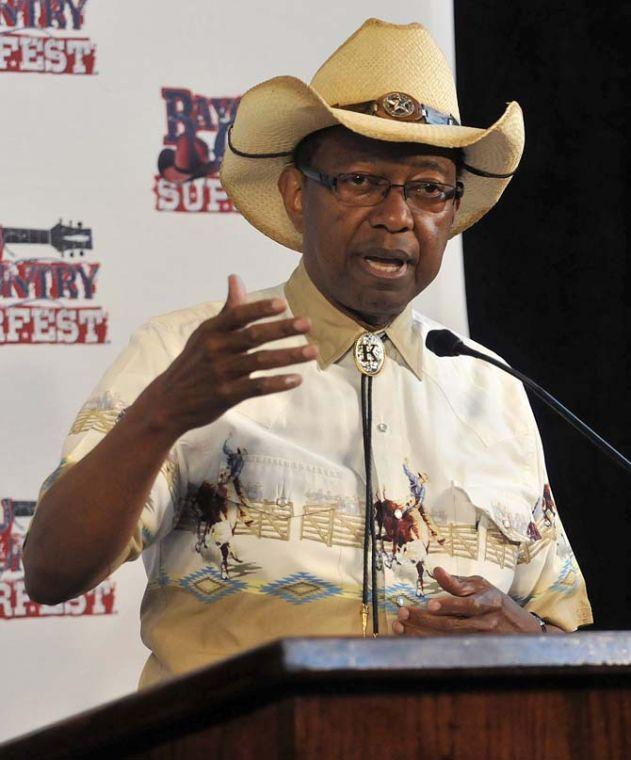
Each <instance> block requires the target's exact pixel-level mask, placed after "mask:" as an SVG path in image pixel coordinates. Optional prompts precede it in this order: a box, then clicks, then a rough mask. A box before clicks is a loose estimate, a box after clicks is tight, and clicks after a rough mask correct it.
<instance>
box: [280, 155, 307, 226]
mask: <svg viewBox="0 0 631 760" xmlns="http://www.w3.org/2000/svg"><path fill="white" fill-rule="evenodd" d="M302 183H303V175H302V173H301V172H300V171H298V169H296V167H295V166H293V165H289V166H286V167H285V168H284V169H283V171H282V172H281V175H280V177H279V178H278V190H279V192H280V194H281V196H282V198H283V203H284V205H285V211H286V212H287V216H288V217H289V219H290V221H291V223H292V224H293V225H294V227H295V229H296V231H297V232H303V231H304V221H303V195H302Z"/></svg>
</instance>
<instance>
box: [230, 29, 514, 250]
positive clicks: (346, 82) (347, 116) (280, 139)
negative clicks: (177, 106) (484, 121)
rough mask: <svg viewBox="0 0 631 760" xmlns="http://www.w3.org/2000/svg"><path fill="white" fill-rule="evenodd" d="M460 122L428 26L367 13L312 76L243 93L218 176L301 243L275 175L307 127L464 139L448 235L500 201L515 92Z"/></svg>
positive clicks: (255, 217) (262, 219)
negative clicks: (496, 109)
mask: <svg viewBox="0 0 631 760" xmlns="http://www.w3.org/2000/svg"><path fill="white" fill-rule="evenodd" d="M459 122H460V113H459V110H458V99H457V96H456V87H455V84H454V80H453V75H452V73H451V71H450V69H449V65H448V64H447V61H446V60H445V57H444V56H443V54H442V53H441V51H440V50H439V48H438V47H437V45H436V43H435V42H434V41H433V40H432V38H431V37H430V35H429V32H428V31H427V29H425V27H424V26H422V25H421V24H417V23H413V24H407V25H397V24H390V23H386V22H384V21H380V20H378V19H369V20H368V21H366V22H365V23H364V24H363V25H362V26H361V27H360V28H359V29H358V30H357V31H356V32H355V33H354V34H353V35H352V36H351V37H349V39H348V40H346V42H344V43H343V44H342V45H341V46H340V47H339V48H338V49H337V50H336V51H335V52H334V53H333V55H332V56H331V57H330V58H329V59H328V60H327V61H325V63H324V64H323V65H322V66H321V67H320V69H319V70H318V71H317V73H316V74H315V76H314V77H313V79H312V80H311V84H310V85H308V84H305V83H304V82H302V81H301V80H300V79H297V78H296V77H291V76H280V77H275V78H274V79H270V80H268V81H267V82H263V83H262V84H259V85H257V86H256V87H253V88H252V89H251V90H249V91H248V92H246V93H245V95H244V96H243V98H242V99H241V103H240V105H239V109H238V111H237V115H236V119H235V122H234V124H233V126H232V128H231V130H230V131H229V133H228V144H227V146H226V151H225V154H224V159H223V164H222V169H221V181H222V184H223V186H224V188H225V190H226V191H227V192H228V194H229V195H230V197H231V198H232V200H233V201H234V203H235V204H236V206H237V208H238V209H239V211H240V212H241V213H242V214H243V216H244V217H245V218H246V219H247V220H248V221H249V222H250V223H251V224H253V225H254V226H255V227H257V228H258V229H259V230H260V231H261V232H263V233H264V234H265V235H267V236H268V237H271V238H272V239H274V240H276V241H278V242H279V243H282V244H283V245H285V246H287V247H288V248H293V249H294V250H296V251H300V250H302V236H301V234H300V233H298V232H297V231H296V230H295V229H294V227H293V225H292V224H291V222H290V220H289V218H288V216H287V214H286V212H285V208H284V206H283V201H282V198H281V195H280V192H279V191H278V189H277V181H278V178H279V176H280V173H281V171H282V170H283V168H284V166H286V165H287V164H288V163H291V160H292V154H293V151H294V148H295V147H296V145H297V144H298V143H299V142H300V140H302V138H303V137H305V136H306V135H308V134H310V133H311V132H316V131H317V130H319V129H323V128H324V127H329V126H334V125H336V124H341V125H343V126H345V127H347V128H348V129H350V130H352V131H353V132H356V133H358V134H360V135H364V136H365V137H370V138H373V139H376V140H387V141H392V142H416V143H424V144H426V145H433V146H440V147H445V148H462V149H463V152H464V164H463V171H462V177H461V179H462V181H463V183H464V186H465V191H464V196H463V198H462V201H461V205H460V208H459V210H458V212H457V215H456V218H455V221H454V226H453V227H452V230H451V236H453V235H457V234H458V233H460V232H462V231H463V230H466V229H467V227H470V226H471V225H472V224H474V223H475V222H477V221H478V219H480V218H481V217H482V216H484V214H486V213H487V211H489V210H490V209H491V208H492V207H493V206H494V205H495V204H496V203H497V201H498V200H499V197H500V196H501V194H502V193H503V191H504V189H505V187H506V186H507V185H508V183H509V181H510V179H511V176H512V175H513V174H514V172H515V170H516V168H517V164H518V163H519V159H520V158H521V154H522V150H523V146H524V123H523V117H522V112H521V108H520V107H519V105H518V104H517V103H515V102H511V103H509V104H508V106H507V108H506V110H505V111H504V114H503V115H502V117H501V118H500V119H498V120H497V121H496V122H495V123H494V124H492V125H491V126H490V127H488V128H487V129H478V128H476V127H465V126H460V124H459Z"/></svg>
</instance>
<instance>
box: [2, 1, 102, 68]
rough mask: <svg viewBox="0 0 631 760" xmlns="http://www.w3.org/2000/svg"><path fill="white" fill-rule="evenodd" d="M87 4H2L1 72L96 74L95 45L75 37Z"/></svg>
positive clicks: (86, 38) (87, 40)
mask: <svg viewBox="0 0 631 760" xmlns="http://www.w3.org/2000/svg"><path fill="white" fill-rule="evenodd" d="M87 2H88V0H5V2H0V73H29V74H33V73H35V74H95V73H96V72H95V70H94V65H95V62H96V45H95V44H94V43H93V42H92V41H91V40H90V39H89V38H88V37H83V36H77V34H76V33H77V32H78V31H79V30H81V29H83V24H84V21H85V6H86V5H87Z"/></svg>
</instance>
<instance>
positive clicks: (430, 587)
mask: <svg viewBox="0 0 631 760" xmlns="http://www.w3.org/2000/svg"><path fill="white" fill-rule="evenodd" d="M458 119H459V116H458V106H457V101H456V95H455V89H454V84H453V79H452V76H451V73H450V72H449V69H448V67H447V64H446V62H445V60H444V58H443V57H442V54H441V53H440V51H439V50H438V49H437V48H436V46H435V44H434V43H433V41H432V40H431V38H430V37H429V35H428V33H427V31H426V30H425V29H424V28H423V27H422V26H420V25H419V24H410V25H407V26H395V25H391V24H386V23H384V22H381V21H377V20H370V21H368V22H366V23H365V24H364V25H363V26H362V27H361V29H359V30H358V31H357V32H356V33H355V34H354V35H353V36H352V37H351V38H350V39H349V40H347V41H346V42H345V43H344V44H343V45H342V46H341V47H340V48H339V49H338V50H337V51H336V52H335V53H334V54H333V56H331V57H330V58H329V59H328V60H327V62H326V63H325V64H324V65H323V66H322V67H321V69H320V70H319V71H318V73H317V74H316V76H315V77H314V79H313V81H312V83H311V85H310V86H309V85H306V84H304V83H303V82H301V81H300V80H297V79H294V78H292V77H279V78H277V79H274V80H271V81H270V82H266V83H263V84H262V85H259V86H258V87H255V88H254V89H253V90H251V91H250V92H248V93H246V95H245V96H244V97H243V99H242V102H241V105H240V108H239V112H238V115H237V119H236V122H235V124H234V127H233V129H232V131H231V133H230V137H229V148H228V150H227V153H226V156H225V159H224V165H223V169H222V179H223V182H224V185H225V187H226V189H227V190H228V192H229V193H230V195H231V196H232V198H233V199H234V200H235V202H236V203H237V205H238V207H239V209H240V211H241V212H242V213H243V215H244V216H245V217H246V219H248V220H249V221H250V222H251V223H252V224H254V225H255V226H256V227H257V228H259V229H260V230H261V231H262V232H263V233H265V234H266V235H268V236H270V237H272V238H273V239H275V240H277V241H279V242H281V243H282V244H284V245H286V246H288V247H290V248H293V249H295V250H300V251H302V253H303V258H302V260H301V261H300V263H299V264H298V266H297V268H296V269H295V271H294V272H293V274H292V275H291V278H290V279H289V281H288V282H287V283H284V284H282V285H279V286H277V287H273V288H270V289H268V290H266V291H261V292H258V293H254V294H250V296H249V297H248V296H247V295H246V293H245V290H244V287H243V285H242V283H241V280H240V279H239V278H238V277H237V276H235V275H231V277H230V278H229V283H228V297H227V300H226V302H225V303H223V304H222V303H209V304H203V305H201V306H199V307H195V308H191V309H186V310H183V311H179V312H175V313H172V314H168V315H165V316H162V317H158V318H155V319H152V320H151V321H150V322H149V323H147V324H146V325H144V326H143V327H141V328H140V329H139V330H138V331H137V332H136V333H135V334H134V336H133V337H132V339H131V342H130V345H129V347H128V348H127V349H126V350H125V351H124V352H123V353H122V355H121V356H120V357H119V359H118V360H117V361H116V363H115V364H114V365H113V366H112V367H111V368H110V370H109V371H108V372H107V373H106V375H105V377H104V378H103V380H102V381H101V383H100V384H99V386H98V387H97V389H96V390H95V392H94V395H93V397H92V398H91V399H90V400H89V401H88V402H87V403H86V404H85V406H84V407H83V409H82V410H81V412H80V413H79V415H78V417H77V420H76V421H75V424H74V425H73V427H72V429H71V431H70V434H69V436H68V439H67V441H66V444H65V447H64V457H63V460H62V463H61V465H60V467H59V468H58V470H57V471H56V472H55V473H54V474H53V476H51V478H49V481H48V482H47V483H46V484H45V486H44V488H43V491H42V496H41V498H40V502H39V505H38V509H37V512H36V516H35V518H34V520H33V524H32V528H31V531H30V535H29V540H28V543H27V545H26V547H25V553H24V561H25V567H26V578H27V584H28V586H27V588H28V592H29V594H31V596H32V597H33V598H34V599H37V600H39V601H42V602H48V603H54V602H58V601H60V600H62V599H67V598H70V597H72V596H74V595H76V594H78V593H80V592H82V591H84V590H86V589H89V588H91V587H92V586H94V585H95V584H96V583H98V582H99V581H100V580H101V579H102V578H104V577H105V576H107V575H108V573H110V572H111V571H112V570H113V569H114V568H116V567H117V566H118V565H119V564H120V563H121V562H123V561H125V560H129V559H133V558H135V557H137V556H138V555H139V554H140V553H141V552H143V556H144V560H145V564H146V568H147V573H148V578H149V582H148V586H147V591H146V594H145V598H144V601H143V606H142V635H143V640H144V641H145V643H146V644H147V646H149V648H150V649H151V650H152V655H151V657H150V659H149V661H148V663H147V665H146V667H145V670H144V671H143V677H142V679H141V683H142V684H149V683H152V682H155V681H157V680H159V679H161V678H164V677H167V676H168V675H170V674H173V673H179V672H183V671H185V670H187V669H190V668H193V667H196V666H199V665H202V664H206V663H209V662H212V661H213V660H217V659H219V658H223V657H226V656H228V655H231V654H234V653H236V652H239V651H241V650H243V649H244V648H247V647H250V646H253V645H256V644H260V643H263V642H265V641H268V640H270V639H273V638H277V637H280V636H286V635H315V634H327V635H353V634H354V635H361V634H362V633H363V634H366V633H371V634H372V633H374V634H376V633H382V634H383V633H391V632H394V633H396V634H413V635H431V634H444V633H459V632H506V633H510V632H539V631H541V630H544V631H545V630H547V631H548V632H551V633H552V632H557V631H563V630H565V631H572V630H575V629H576V628H577V627H578V626H580V625H583V624H586V623H589V622H591V613H590V607H589V602H588V600H587V596H586V593H585V586H584V582H583V579H582V576H581V573H580V570H579V568H578V566H577V564H576V561H575V559H574V556H573V554H572V551H571V548H570V546H569V543H568V541H567V538H566V537H565V534H564V532H563V528H562V525H561V522H560V521H559V517H558V515H557V514H556V510H555V508H554V502H553V500H552V496H551V492H550V490H549V486H548V484H547V478H546V474H545V465H544V460H543V454H542V449H541V443H540V440H539V435H538V433H537V429H536V425H535V422H534V419H533V417H532V414H531V411H530V408H529V406H528V402H527V400H526V397H525V394H524V392H523V388H522V387H521V385H520V384H519V383H517V382H516V381H514V380H513V379H512V378H509V377H507V376H505V375H503V374H502V373H500V372H497V370H495V369H494V368H492V367H489V366H487V365H485V364H482V363H477V362H475V361H474V360H471V359H467V358H453V359H447V358H442V359H440V358H438V357H436V356H434V355H433V354H431V353H430V352H429V351H428V350H427V349H426V348H425V347H424V343H425V337H426V335H427V333H428V332H429V331H430V330H431V329H433V328H434V327H436V323H434V322H432V321H431V320H429V319H427V318H426V317H424V316H422V315H420V314H418V313H416V312H415V311H413V309H412V308H411V306H410V301H411V300H412V299H413V298H414V297H415V296H416V295H417V294H418V293H420V292H421V291H422V290H423V289H424V288H426V287H427V286H428V285H429V284H430V283H431V282H432V280H433V279H434V277H435V276H436V275H437V273H438V271H439V269H440V265H441V260H442V257H443V253H444V250H445V246H446V243H447V241H448V239H449V238H450V237H451V236H453V235H454V234H457V233H458V232H460V231H462V230H463V229H466V228H467V227H468V226H470V225H471V224H473V223H474V222H475V221H477V219H479V218H480V217H481V216H482V215H483V214H485V213H486V212H487V211H488V210H489V209H490V208H491V207H492V206H493V205H494V204H495V203H496V202H497V200H498V199H499V197H500V195H501V193H502V191H503V190H504V188H505V186H506V184H507V183H508V181H509V179H510V176H511V175H512V173H514V171H515V168H516V166H517V163H518V161H519V158H520V155H521V151H522V147H523V125H522V120H521V111H520V109H519V107H518V106H517V104H515V103H512V104H509V106H508V107H507V109H506V112H505V114H504V115H503V116H502V118H501V119H499V120H498V122H496V123H495V124H493V125H492V126H491V127H489V128H488V129H475V128H471V127H463V126H460V125H459V123H458ZM415 473H419V475H418V476H416V475H415ZM420 473H423V476H422V477H423V483H422V488H421V487H420V486H419V478H420Z"/></svg>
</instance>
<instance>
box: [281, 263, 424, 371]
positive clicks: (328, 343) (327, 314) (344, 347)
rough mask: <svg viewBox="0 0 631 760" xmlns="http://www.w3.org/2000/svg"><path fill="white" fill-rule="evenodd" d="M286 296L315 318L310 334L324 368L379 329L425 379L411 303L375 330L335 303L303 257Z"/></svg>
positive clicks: (294, 311)
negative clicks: (327, 295) (365, 336)
mask: <svg viewBox="0 0 631 760" xmlns="http://www.w3.org/2000/svg"><path fill="white" fill-rule="evenodd" d="M285 297H286V299H287V303H288V304H289V308H290V309H291V311H292V314H294V315H296V316H308V317H309V318H310V319H311V323H312V328H311V331H310V332H309V335H308V336H307V337H308V339H309V341H310V342H312V343H316V344H317V346H318V348H319V349H320V352H319V354H318V365H319V367H320V369H326V368H327V367H328V366H329V365H330V364H333V363H335V362H336V361H338V359H341V358H342V356H344V354H345V353H346V352H347V351H348V349H349V348H351V346H352V345H353V344H354V343H355V341H356V340H357V338H359V336H360V335H362V334H363V333H365V332H377V333H378V334H381V333H385V334H386V336H387V337H388V338H389V339H390V340H391V341H392V343H393V344H394V346H395V347H396V349H397V351H398V352H399V353H400V354H401V356H402V357H403V359H404V360H405V362H406V364H407V365H408V367H409V368H410V369H411V370H412V372H414V374H415V375H416V376H417V377H418V379H419V380H421V379H422V370H421V359H422V352H423V342H422V340H421V336H420V333H419V332H417V331H416V330H414V329H413V327H414V320H413V314H412V306H411V304H408V305H407V306H406V307H405V309H404V310H403V311H402V312H401V314H399V315H398V316H397V317H395V319H393V320H392V322H390V324H389V325H387V326H386V327H384V328H381V329H379V330H375V329H374V327H371V326H370V325H368V324H365V323H363V322H360V321H358V320H355V319H353V318H352V317H351V316H349V315H348V314H345V313H344V312H342V311H340V310H339V309H337V308H336V307H335V306H333V304H332V303H331V302H330V301H329V300H328V299H327V298H325V296H324V295H323V294H322V293H321V292H320V291H319V290H318V288H317V287H316V286H315V285H314V283H313V281H312V280H311V278H310V277H309V275H308V274H307V270H306V269H305V265H304V262H303V260H302V259H301V260H300V263H299V264H298V266H297V267H296V269H294V271H293V272H292V275H291V277H290V278H289V280H288V281H287V282H286V283H285Z"/></svg>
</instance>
